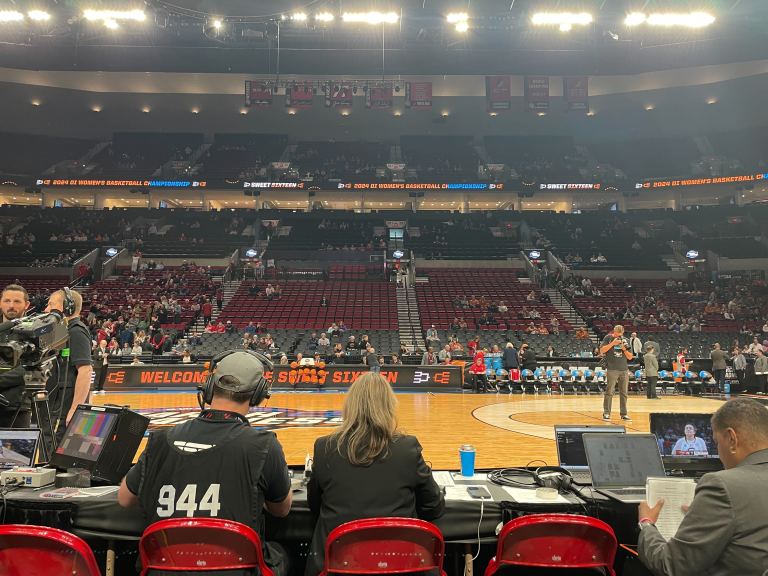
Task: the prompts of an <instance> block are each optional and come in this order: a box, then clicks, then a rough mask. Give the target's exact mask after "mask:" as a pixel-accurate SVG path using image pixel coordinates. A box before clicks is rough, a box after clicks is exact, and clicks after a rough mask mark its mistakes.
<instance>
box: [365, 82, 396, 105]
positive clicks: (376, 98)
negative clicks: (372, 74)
mask: <svg viewBox="0 0 768 576" xmlns="http://www.w3.org/2000/svg"><path fill="white" fill-rule="evenodd" d="M365 107H366V108H392V84H374V85H372V86H368V90H367V91H366V93H365Z"/></svg>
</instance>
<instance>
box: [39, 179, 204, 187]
mask: <svg viewBox="0 0 768 576" xmlns="http://www.w3.org/2000/svg"><path fill="white" fill-rule="evenodd" d="M35 184H36V185H37V186H43V187H51V188H55V187H74V188H206V187H207V186H208V182H206V181H204V180H107V179H93V178H73V179H67V178H64V179H61V178H53V179H51V178H40V179H38V180H36V181H35Z"/></svg>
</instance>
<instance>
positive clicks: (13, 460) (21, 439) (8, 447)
mask: <svg viewBox="0 0 768 576" xmlns="http://www.w3.org/2000/svg"><path fill="white" fill-rule="evenodd" d="M39 439H40V430H24V429H21V428H19V429H10V428H0V470H8V469H10V468H13V467H14V466H31V465H32V464H34V463H35V450H37V442H38V441H39Z"/></svg>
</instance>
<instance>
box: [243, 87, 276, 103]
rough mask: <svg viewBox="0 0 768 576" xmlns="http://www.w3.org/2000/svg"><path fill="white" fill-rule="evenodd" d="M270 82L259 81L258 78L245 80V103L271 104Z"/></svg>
mask: <svg viewBox="0 0 768 576" xmlns="http://www.w3.org/2000/svg"><path fill="white" fill-rule="evenodd" d="M272 99H273V94H272V83H271V82H261V81H258V80H246V81H245V105H246V106H247V107H249V108H250V107H252V106H272Z"/></svg>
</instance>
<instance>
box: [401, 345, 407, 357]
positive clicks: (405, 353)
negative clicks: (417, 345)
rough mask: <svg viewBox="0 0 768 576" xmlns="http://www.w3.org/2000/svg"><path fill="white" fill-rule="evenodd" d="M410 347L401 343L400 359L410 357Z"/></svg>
mask: <svg viewBox="0 0 768 576" xmlns="http://www.w3.org/2000/svg"><path fill="white" fill-rule="evenodd" d="M408 354H409V352H408V346H406V345H405V344H404V343H400V357H401V358H402V357H403V356H408Z"/></svg>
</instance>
